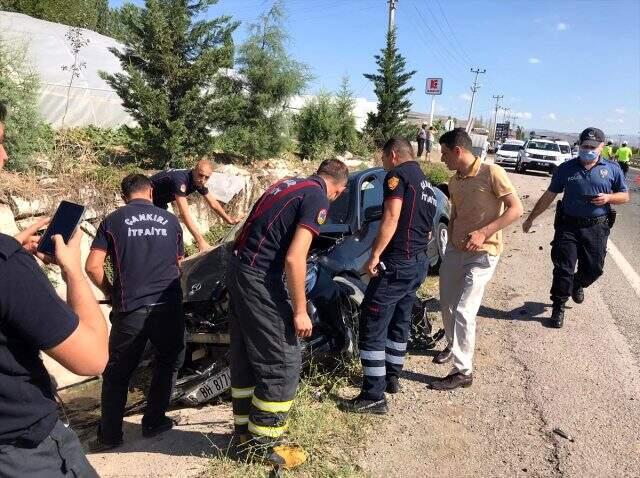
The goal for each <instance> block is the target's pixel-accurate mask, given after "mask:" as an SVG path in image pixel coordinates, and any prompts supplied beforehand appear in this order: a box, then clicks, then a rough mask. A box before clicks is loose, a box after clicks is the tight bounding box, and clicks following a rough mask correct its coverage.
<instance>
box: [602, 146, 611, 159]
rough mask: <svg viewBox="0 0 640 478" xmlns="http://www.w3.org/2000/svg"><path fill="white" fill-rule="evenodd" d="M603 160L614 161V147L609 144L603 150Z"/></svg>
mask: <svg viewBox="0 0 640 478" xmlns="http://www.w3.org/2000/svg"><path fill="white" fill-rule="evenodd" d="M602 158H603V159H608V160H611V159H613V146H611V145H610V144H607V145H605V147H604V148H602Z"/></svg>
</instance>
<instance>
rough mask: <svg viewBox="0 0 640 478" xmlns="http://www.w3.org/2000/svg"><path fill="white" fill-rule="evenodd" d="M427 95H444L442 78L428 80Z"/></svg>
mask: <svg viewBox="0 0 640 478" xmlns="http://www.w3.org/2000/svg"><path fill="white" fill-rule="evenodd" d="M425 93H426V94H428V95H441V94H442V78H427V86H426V88H425Z"/></svg>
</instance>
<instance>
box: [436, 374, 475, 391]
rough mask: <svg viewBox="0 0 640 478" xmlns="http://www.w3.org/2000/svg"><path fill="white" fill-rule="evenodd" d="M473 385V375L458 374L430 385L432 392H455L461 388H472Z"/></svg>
mask: <svg viewBox="0 0 640 478" xmlns="http://www.w3.org/2000/svg"><path fill="white" fill-rule="evenodd" d="M472 383H473V374H469V375H464V374H463V373H460V372H456V373H452V374H451V375H447V376H446V377H444V378H441V379H439V380H435V381H433V382H432V383H431V384H430V385H429V388H431V389H432V390H453V389H456V388H459V387H464V388H466V387H470V386H471V384H472Z"/></svg>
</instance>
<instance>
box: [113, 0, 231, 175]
mask: <svg viewBox="0 0 640 478" xmlns="http://www.w3.org/2000/svg"><path fill="white" fill-rule="evenodd" d="M217 1H218V0H146V2H145V8H143V9H141V11H140V12H138V13H136V12H135V10H134V11H132V12H131V13H132V14H130V15H126V16H125V18H124V19H123V21H124V23H125V25H126V28H125V31H126V35H125V36H126V38H125V41H124V49H123V50H122V51H121V50H118V49H117V48H113V49H111V52H112V53H113V54H114V55H115V56H116V57H117V58H118V59H119V60H120V64H121V66H122V70H123V72H122V73H115V74H112V75H111V74H107V73H105V72H102V73H101V76H102V77H103V78H104V79H105V80H106V81H107V83H109V85H111V87H112V88H113V89H114V90H115V91H116V93H117V94H118V95H119V96H120V98H121V99H122V104H123V106H124V108H125V109H126V111H127V112H128V113H129V114H130V115H131V116H132V117H133V118H134V119H135V120H136V121H137V123H138V125H139V129H127V131H128V133H129V135H130V137H131V139H132V144H131V148H132V152H134V153H135V154H138V155H141V156H143V157H145V158H150V159H152V165H153V166H156V167H164V166H167V165H172V166H181V165H185V161H186V160H187V158H188V157H194V156H198V155H202V154H205V153H207V152H209V151H210V148H211V145H212V135H211V131H212V128H213V127H214V126H215V124H216V108H215V103H216V101H218V100H219V98H220V94H219V92H217V90H216V89H215V88H213V85H214V82H215V79H216V77H217V76H218V75H219V70H220V68H223V67H227V66H228V65H229V64H230V62H231V58H232V57H233V43H232V41H231V34H232V32H233V31H234V30H235V28H236V27H237V26H238V24H237V23H235V22H232V21H231V19H230V18H229V17H217V18H214V19H212V20H197V21H196V19H197V18H199V17H201V16H202V15H203V14H204V13H205V12H206V10H207V8H208V7H209V6H211V5H214V4H216V3H217ZM125 13H126V12H125ZM134 13H135V14H134Z"/></svg>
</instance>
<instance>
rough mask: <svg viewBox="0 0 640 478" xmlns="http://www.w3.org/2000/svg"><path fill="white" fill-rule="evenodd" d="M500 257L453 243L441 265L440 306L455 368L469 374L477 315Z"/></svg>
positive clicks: (471, 365)
mask: <svg viewBox="0 0 640 478" xmlns="http://www.w3.org/2000/svg"><path fill="white" fill-rule="evenodd" d="M498 260H499V257H498V256H492V255H490V254H489V253H487V252H464V251H460V250H458V249H456V248H455V247H453V246H449V247H448V248H447V251H446V253H445V255H444V258H443V260H442V265H441V266H440V306H441V309H442V321H443V322H444V330H445V335H446V337H447V342H448V346H449V347H450V348H451V351H452V352H453V371H454V372H461V373H463V374H465V375H469V374H470V373H471V372H472V370H473V352H474V350H475V345H476V314H477V313H478V309H479V308H480V304H481V302H482V296H483V294H484V288H485V286H486V285H487V283H488V282H489V280H491V277H492V276H493V272H494V271H495V269H496V265H497V264H498Z"/></svg>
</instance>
